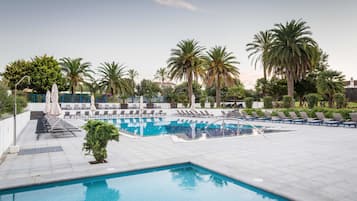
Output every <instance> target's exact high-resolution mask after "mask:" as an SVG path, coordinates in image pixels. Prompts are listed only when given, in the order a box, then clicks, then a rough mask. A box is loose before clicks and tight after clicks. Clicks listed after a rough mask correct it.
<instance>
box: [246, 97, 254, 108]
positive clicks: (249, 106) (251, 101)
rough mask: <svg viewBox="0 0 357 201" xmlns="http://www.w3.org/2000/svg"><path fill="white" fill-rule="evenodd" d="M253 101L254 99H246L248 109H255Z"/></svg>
mask: <svg viewBox="0 0 357 201" xmlns="http://www.w3.org/2000/svg"><path fill="white" fill-rule="evenodd" d="M253 101H254V99H253V98H252V97H247V98H245V99H244V102H245V107H246V108H252V107H253Z"/></svg>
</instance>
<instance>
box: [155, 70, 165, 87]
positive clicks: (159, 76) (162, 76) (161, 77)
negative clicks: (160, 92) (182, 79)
mask: <svg viewBox="0 0 357 201" xmlns="http://www.w3.org/2000/svg"><path fill="white" fill-rule="evenodd" d="M154 78H155V79H157V80H160V82H161V85H162V84H163V83H164V82H165V80H166V78H167V69H166V68H159V69H157V71H156V73H155V76H154Z"/></svg>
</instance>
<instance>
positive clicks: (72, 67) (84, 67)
mask: <svg viewBox="0 0 357 201" xmlns="http://www.w3.org/2000/svg"><path fill="white" fill-rule="evenodd" d="M60 65H61V67H62V68H61V70H62V72H63V73H64V76H65V78H66V79H67V80H68V82H69V86H70V88H71V93H72V94H74V93H75V91H76V89H77V88H78V86H79V84H84V83H85V80H86V78H91V77H92V76H91V73H93V71H92V70H91V69H90V65H91V64H90V63H89V62H83V63H82V58H75V59H71V58H69V57H65V58H61V59H60Z"/></svg>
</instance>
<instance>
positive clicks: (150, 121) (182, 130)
mask: <svg viewBox="0 0 357 201" xmlns="http://www.w3.org/2000/svg"><path fill="white" fill-rule="evenodd" d="M103 121H106V122H110V123H112V124H114V125H116V126H117V127H118V128H120V130H122V131H124V132H127V133H129V134H133V135H141V136H155V135H164V134H186V135H187V136H188V137H192V138H198V137H200V136H201V135H202V133H203V132H206V134H207V136H208V137H215V136H221V135H226V136H227V135H236V134H237V124H236V123H235V124H233V123H232V124H229V123H227V124H225V125H224V126H222V125H221V124H208V123H207V122H204V121H197V122H195V121H188V120H167V119H165V118H121V119H103ZM238 130H239V133H240V134H250V133H252V127H251V126H249V125H239V128H238Z"/></svg>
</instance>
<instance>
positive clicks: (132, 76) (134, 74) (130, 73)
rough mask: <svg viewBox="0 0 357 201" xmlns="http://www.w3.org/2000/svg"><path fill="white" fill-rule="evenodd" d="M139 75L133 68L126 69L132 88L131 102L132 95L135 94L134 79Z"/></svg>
mask: <svg viewBox="0 0 357 201" xmlns="http://www.w3.org/2000/svg"><path fill="white" fill-rule="evenodd" d="M138 76H139V73H138V71H137V70H135V69H129V70H128V77H129V80H130V83H131V88H132V94H131V95H132V102H134V95H135V85H136V84H135V79H136V78H137V77H138Z"/></svg>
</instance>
